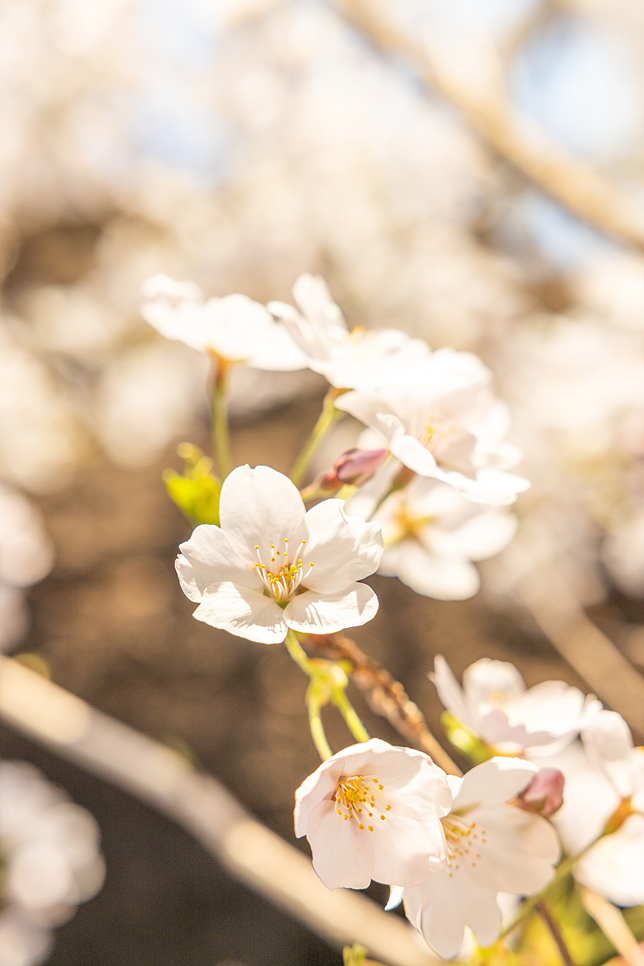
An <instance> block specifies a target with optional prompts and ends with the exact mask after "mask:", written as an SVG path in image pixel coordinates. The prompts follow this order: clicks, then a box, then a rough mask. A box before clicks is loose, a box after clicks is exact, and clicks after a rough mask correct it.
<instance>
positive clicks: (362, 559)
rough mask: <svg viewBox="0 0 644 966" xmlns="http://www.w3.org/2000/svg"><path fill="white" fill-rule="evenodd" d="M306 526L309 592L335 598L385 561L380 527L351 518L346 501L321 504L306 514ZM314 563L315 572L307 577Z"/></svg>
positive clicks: (305, 558) (331, 501) (305, 562)
mask: <svg viewBox="0 0 644 966" xmlns="http://www.w3.org/2000/svg"><path fill="white" fill-rule="evenodd" d="M304 525H305V527H306V531H307V544H306V547H305V549H304V550H303V551H302V554H303V569H304V573H305V574H306V576H305V578H304V583H305V584H306V587H307V589H308V590H312V591H315V592H317V593H320V594H325V595H326V594H334V593H336V592H337V591H341V590H343V589H344V588H345V587H347V586H348V585H349V584H351V583H353V581H355V580H360V579H361V578H362V577H368V576H369V574H372V573H374V571H375V570H377V569H378V564H379V563H380V558H381V557H382V531H381V528H380V524H379V523H365V521H364V520H361V519H360V517H356V516H348V515H347V514H346V513H345V511H344V501H343V500H323V501H322V503H318V504H317V506H314V507H313V508H312V509H311V510H309V511H308V513H307V514H306V517H305V518H304ZM311 562H312V563H313V565H314V566H313V569H312V570H311V571H310V573H307V570H308V565H309V563H311ZM346 626H348V625H346Z"/></svg>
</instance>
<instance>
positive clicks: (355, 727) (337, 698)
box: [331, 688, 370, 741]
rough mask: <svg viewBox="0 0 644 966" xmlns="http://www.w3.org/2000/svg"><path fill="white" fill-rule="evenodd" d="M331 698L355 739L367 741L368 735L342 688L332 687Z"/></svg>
mask: <svg viewBox="0 0 644 966" xmlns="http://www.w3.org/2000/svg"><path fill="white" fill-rule="evenodd" d="M331 700H332V701H333V703H334V705H335V706H336V708H337V709H338V711H339V712H340V714H341V715H342V717H343V718H344V720H345V721H346V723H347V726H348V728H349V731H350V732H351V734H352V735H353V737H354V738H355V739H356V741H369V738H370V735H369V732H368V731H367V729H366V728H365V726H364V725H363V723H362V721H361V720H360V718H359V717H358V715H357V713H356V710H355V708H354V707H353V705H352V704H351V702H350V701H349V699H348V697H347V696H346V693H345V691H344V688H334V689H333V693H332V697H331Z"/></svg>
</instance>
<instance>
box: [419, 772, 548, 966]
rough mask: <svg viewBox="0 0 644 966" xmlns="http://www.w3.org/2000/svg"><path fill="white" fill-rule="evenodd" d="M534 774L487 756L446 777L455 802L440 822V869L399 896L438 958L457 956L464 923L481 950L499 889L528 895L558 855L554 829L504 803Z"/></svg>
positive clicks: (495, 929)
mask: <svg viewBox="0 0 644 966" xmlns="http://www.w3.org/2000/svg"><path fill="white" fill-rule="evenodd" d="M537 771H538V769H537V766H536V765H534V764H533V763H532V762H528V761H524V760H522V759H517V758H492V759H491V760H490V761H486V762H484V763H483V764H482V765H477V766H476V767H475V768H472V769H471V770H470V771H468V772H467V773H466V774H465V775H464V777H463V778H455V777H453V776H451V775H450V776H448V781H449V784H450V787H451V788H452V791H453V793H454V804H453V806H452V810H451V812H450V814H449V815H448V816H446V817H445V818H443V819H442V824H443V828H444V830H445V836H446V838H447V848H448V853H447V865H446V867H445V869H444V870H443V871H439V872H433V873H432V874H431V876H429V878H428V879H427V880H426V881H425V882H424V883H423V884H422V885H420V886H418V887H416V888H413V889H408V888H407V889H405V890H404V893H403V898H404V902H405V912H406V913H407V917H408V918H409V920H410V921H411V922H412V923H413V924H414V926H416V928H417V929H418V930H419V931H420V932H421V933H422V934H423V936H424V937H425V939H426V940H427V942H428V943H429V944H430V946H432V947H433V948H434V949H435V950H436V952H437V953H439V954H440V955H441V956H445V957H451V956H455V955H456V953H457V952H458V951H459V949H460V948H461V944H462V942H463V938H464V933H465V927H466V926H469V927H470V929H471V930H472V932H473V933H474V935H475V937H476V939H477V942H478V943H479V944H480V945H482V946H489V945H490V944H491V943H493V942H494V940H495V939H496V937H497V936H498V934H499V931H500V929H501V911H500V909H499V906H498V904H497V894H498V893H499V892H507V893H512V894H514V895H519V896H527V895H532V894H533V893H535V892H539V891H540V890H541V889H543V888H544V887H545V886H546V885H547V884H548V882H549V881H550V879H552V877H553V875H554V865H555V863H556V862H557V860H558V858H559V852H560V849H559V843H558V841H557V836H556V833H555V830H554V829H553V827H552V826H551V825H550V824H549V822H547V821H546V819H544V818H542V817H541V816H540V815H534V814H531V813H530V812H527V811H524V810H523V809H521V808H517V807H516V805H513V804H510V803H511V802H512V800H513V799H515V798H516V797H517V796H518V795H519V794H520V792H521V791H522V790H523V789H524V788H525V787H526V786H527V785H528V784H529V782H530V781H531V779H532V778H533V777H534V775H535V773H536V772H537Z"/></svg>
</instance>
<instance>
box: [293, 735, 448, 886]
mask: <svg viewBox="0 0 644 966" xmlns="http://www.w3.org/2000/svg"><path fill="white" fill-rule="evenodd" d="M451 804H452V793H451V791H450V787H449V784H448V782H447V778H446V775H445V772H444V771H443V770H442V769H441V768H439V767H438V766H437V765H435V764H434V763H433V762H432V760H431V758H429V757H428V756H427V755H425V754H423V752H421V751H414V750H412V749H410V748H398V747H395V746H393V745H390V744H388V743H387V742H386V741H381V740H380V739H379V738H372V739H371V740H370V741H365V742H364V743H363V744H359V745H352V746H351V747H349V748H345V749H344V750H343V751H340V752H338V753H337V755H333V757H332V758H329V759H328V761H325V762H323V764H322V765H320V767H319V768H318V769H317V771H315V772H313V774H312V775H309V777H308V778H307V779H305V781H303V782H302V784H301V785H300V787H299V788H298V789H297V791H296V793H295V834H296V835H297V837H298V838H300V837H301V836H303V835H306V837H307V839H308V841H309V845H310V846H311V851H312V853H313V868H314V869H315V871H316V872H317V874H318V875H319V877H320V879H321V880H322V882H324V884H325V885H326V886H327V887H328V888H329V889H337V888H341V887H343V888H348V889H364V888H366V887H367V886H368V885H369V883H370V882H371V880H372V879H374V880H375V881H376V882H386V883H395V884H396V885H400V886H415V885H419V884H420V883H421V882H424V881H425V879H427V878H428V876H429V875H430V874H431V872H432V871H433V870H436V869H440V868H442V867H443V866H444V865H445V862H446V842H445V834H444V832H443V827H442V825H441V819H442V818H443V817H444V816H445V815H447V814H448V812H449V810H450V807H451Z"/></svg>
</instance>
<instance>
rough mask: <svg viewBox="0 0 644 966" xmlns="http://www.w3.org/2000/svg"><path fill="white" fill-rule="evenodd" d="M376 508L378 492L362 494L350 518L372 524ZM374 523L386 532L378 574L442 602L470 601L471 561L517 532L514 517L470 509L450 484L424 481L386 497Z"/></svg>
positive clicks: (474, 582)
mask: <svg viewBox="0 0 644 966" xmlns="http://www.w3.org/2000/svg"><path fill="white" fill-rule="evenodd" d="M396 465H397V466H398V467H399V466H400V464H399V463H398V464H396ZM390 476H391V473H389V475H388V479H389V478H390ZM374 482H375V481H374ZM384 485H385V486H387V482H386V481H385V484H384ZM379 489H382V485H380V486H379ZM385 492H386V490H385ZM378 502H379V497H378V496H377V494H376V492H375V488H373V489H370V490H369V492H365V491H363V492H361V493H360V494H358V496H357V497H356V498H354V499H353V500H350V501H349V503H348V504H347V512H348V513H353V512H357V513H359V515H360V516H366V517H367V518H368V519H371V514H372V513H373V511H374V509H375V508H376V506H378ZM373 519H374V520H376V521H377V522H378V523H380V525H381V526H382V535H383V539H384V544H385V552H384V554H383V557H382V560H381V562H380V567H379V568H378V572H379V573H381V574H384V575H385V576H388V577H398V578H399V579H400V580H402V582H403V583H404V584H407V586H408V587H411V588H412V590H415V591H416V593H417V594H423V595H424V596H426V597H435V598H438V599H439V600H464V599H465V598H467V597H472V596H473V595H474V594H475V593H476V592H477V591H478V589H479V587H480V583H481V581H480V577H479V573H478V570H477V569H476V567H475V566H474V564H473V562H472V561H476V560H485V559H487V558H488V557H492V556H494V554H497V553H499V552H500V551H501V550H503V549H504V548H505V547H506V546H507V545H508V543H509V542H510V540H511V539H512V538H513V536H514V534H515V533H516V528H517V519H516V517H515V516H514V515H512V514H510V513H508V512H507V511H506V510H505V509H501V508H499V507H482V506H480V505H478V504H475V503H471V502H470V501H469V500H466V499H464V498H463V497H462V496H461V494H460V493H459V492H458V490H455V489H454V487H452V486H449V485H448V484H447V483H441V482H439V481H438V480H429V479H423V478H422V477H416V478H415V479H413V480H412V481H411V483H409V484H408V485H407V486H405V487H404V488H403V489H402V490H398V491H396V492H395V493H392V494H391V496H389V497H387V499H386V500H385V501H384V503H382V505H380V506H379V507H378V509H377V510H376V512H375V514H374V516H373Z"/></svg>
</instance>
